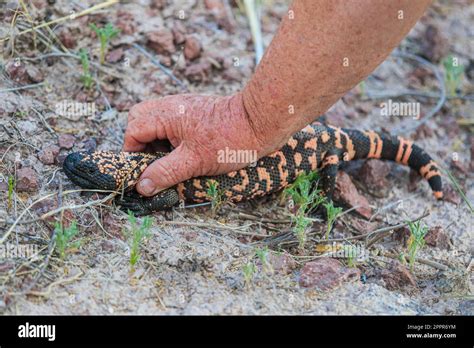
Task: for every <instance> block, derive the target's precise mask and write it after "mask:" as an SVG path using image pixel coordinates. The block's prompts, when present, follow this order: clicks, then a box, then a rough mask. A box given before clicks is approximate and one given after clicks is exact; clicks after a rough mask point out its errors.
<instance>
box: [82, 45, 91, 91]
mask: <svg viewBox="0 0 474 348" xmlns="http://www.w3.org/2000/svg"><path fill="white" fill-rule="evenodd" d="M79 57H80V59H81V64H82V76H81V80H82V83H83V84H84V87H85V88H87V89H90V88H91V87H92V83H93V82H94V79H93V78H92V74H91V70H90V62H89V54H88V52H87V50H85V49H84V48H81V49H80V50H79Z"/></svg>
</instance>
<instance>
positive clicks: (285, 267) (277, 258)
mask: <svg viewBox="0 0 474 348" xmlns="http://www.w3.org/2000/svg"><path fill="white" fill-rule="evenodd" d="M268 262H269V264H270V265H271V266H272V268H273V270H274V271H275V272H277V273H279V274H283V275H285V274H290V273H291V271H292V270H293V269H295V268H296V262H295V260H293V258H292V257H291V256H290V255H288V254H286V253H284V254H281V255H277V254H274V253H269V254H268Z"/></svg>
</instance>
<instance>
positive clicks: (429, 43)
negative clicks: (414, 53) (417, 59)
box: [420, 24, 449, 63]
mask: <svg viewBox="0 0 474 348" xmlns="http://www.w3.org/2000/svg"><path fill="white" fill-rule="evenodd" d="M420 44H421V52H423V55H424V56H425V57H426V58H428V59H429V60H430V61H432V62H433V63H439V61H440V60H441V59H442V58H443V57H446V55H447V54H448V51H449V44H448V41H447V39H446V37H444V35H443V34H442V33H441V31H440V30H439V29H438V28H437V27H435V26H434V25H432V24H429V25H427V26H426V30H425V32H424V34H423V38H422V40H421V42H420Z"/></svg>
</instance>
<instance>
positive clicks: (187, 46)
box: [184, 35, 202, 60]
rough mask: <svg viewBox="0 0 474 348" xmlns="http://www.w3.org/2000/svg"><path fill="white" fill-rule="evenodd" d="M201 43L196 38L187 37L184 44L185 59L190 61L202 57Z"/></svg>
mask: <svg viewBox="0 0 474 348" xmlns="http://www.w3.org/2000/svg"><path fill="white" fill-rule="evenodd" d="M201 50H202V46H201V42H199V40H198V39H197V38H196V37H195V36H190V35H189V36H186V42H185V43H184V57H185V58H186V59H188V60H194V59H196V58H199V57H200V56H201Z"/></svg>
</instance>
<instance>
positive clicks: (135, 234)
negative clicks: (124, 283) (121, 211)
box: [125, 211, 152, 271]
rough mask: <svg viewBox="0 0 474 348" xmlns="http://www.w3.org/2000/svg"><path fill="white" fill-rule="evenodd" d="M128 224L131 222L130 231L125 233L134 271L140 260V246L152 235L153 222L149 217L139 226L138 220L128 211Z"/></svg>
mask: <svg viewBox="0 0 474 348" xmlns="http://www.w3.org/2000/svg"><path fill="white" fill-rule="evenodd" d="M128 222H130V230H129V231H128V232H126V233H125V235H126V236H127V238H128V242H129V246H130V266H131V268H132V271H133V269H134V268H135V265H136V264H137V262H138V261H139V260H140V258H141V255H140V246H141V244H142V242H143V240H144V239H145V238H148V237H149V236H150V235H151V232H150V228H151V223H152V220H151V218H150V217H149V216H147V217H145V218H144V219H143V223H142V224H141V225H140V226H139V225H138V223H137V218H136V217H135V215H133V213H132V212H131V211H128Z"/></svg>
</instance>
